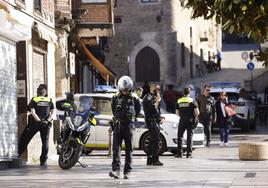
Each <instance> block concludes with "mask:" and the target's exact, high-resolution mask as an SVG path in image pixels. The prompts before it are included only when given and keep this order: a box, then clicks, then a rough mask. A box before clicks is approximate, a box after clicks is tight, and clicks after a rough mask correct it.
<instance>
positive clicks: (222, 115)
mask: <svg viewBox="0 0 268 188" xmlns="http://www.w3.org/2000/svg"><path fill="white" fill-rule="evenodd" d="M226 104H227V96H226V93H225V92H220V95H219V98H218V100H217V102H216V104H215V106H216V113H217V124H218V125H219V128H220V139H221V144H220V145H221V146H228V137H229V123H228V122H227V120H228V118H229V117H228V115H227V113H226V111H225V106H226Z"/></svg>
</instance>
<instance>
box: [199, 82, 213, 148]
mask: <svg viewBox="0 0 268 188" xmlns="http://www.w3.org/2000/svg"><path fill="white" fill-rule="evenodd" d="M209 92H210V86H209V85H205V86H204V91H203V94H202V95H200V96H199V97H198V99H197V104H198V106H199V111H200V116H199V121H200V123H202V124H203V126H204V132H205V135H206V146H207V147H209V146H210V137H211V124H212V121H213V122H214V123H215V122H216V110H215V100H214V98H213V97H212V96H210V95H209Z"/></svg>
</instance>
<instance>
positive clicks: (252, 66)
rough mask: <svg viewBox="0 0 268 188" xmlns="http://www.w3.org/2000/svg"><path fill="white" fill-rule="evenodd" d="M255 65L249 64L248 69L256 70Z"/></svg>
mask: <svg viewBox="0 0 268 188" xmlns="http://www.w3.org/2000/svg"><path fill="white" fill-rule="evenodd" d="M254 67H255V66H254V64H253V63H252V62H249V63H248V64H247V69H248V70H253V69H254Z"/></svg>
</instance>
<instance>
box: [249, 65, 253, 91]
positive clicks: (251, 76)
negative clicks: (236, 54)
mask: <svg viewBox="0 0 268 188" xmlns="http://www.w3.org/2000/svg"><path fill="white" fill-rule="evenodd" d="M250 90H251V91H252V90H253V70H251V71H250Z"/></svg>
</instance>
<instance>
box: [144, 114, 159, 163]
mask: <svg viewBox="0 0 268 188" xmlns="http://www.w3.org/2000/svg"><path fill="white" fill-rule="evenodd" d="M145 122H146V126H147V128H148V130H149V134H150V141H149V146H148V153H147V157H148V159H147V160H148V162H149V163H154V162H157V161H158V160H159V157H158V151H159V140H160V138H159V136H160V126H159V124H158V123H157V121H156V120H155V119H146V120H145Z"/></svg>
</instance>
